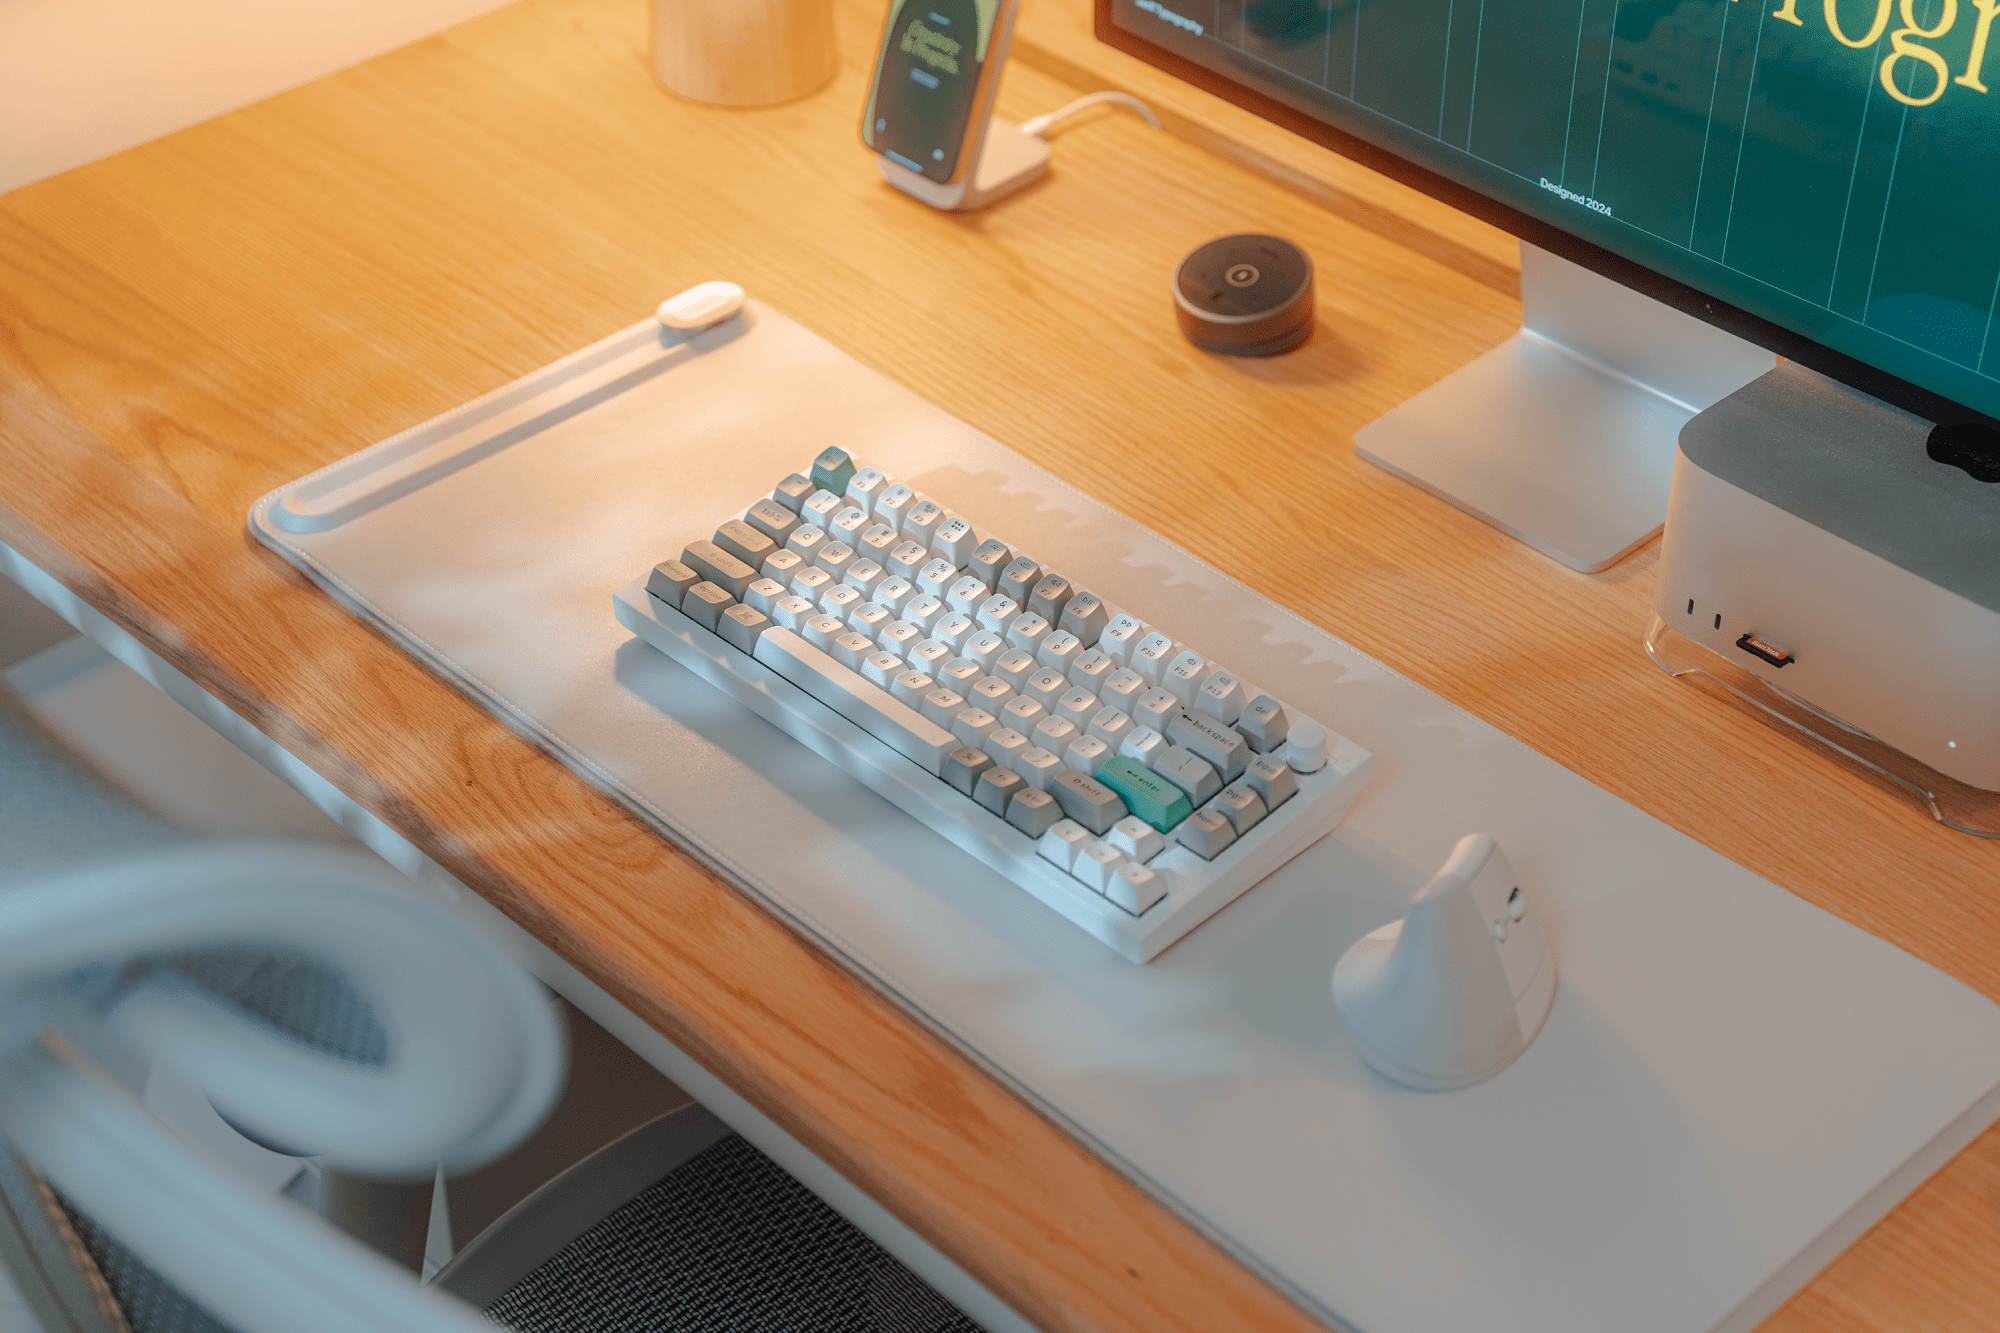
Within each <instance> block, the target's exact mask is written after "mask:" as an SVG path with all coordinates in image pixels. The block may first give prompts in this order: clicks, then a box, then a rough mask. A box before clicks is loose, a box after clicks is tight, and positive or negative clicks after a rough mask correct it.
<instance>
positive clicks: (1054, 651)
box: [1035, 629, 1083, 679]
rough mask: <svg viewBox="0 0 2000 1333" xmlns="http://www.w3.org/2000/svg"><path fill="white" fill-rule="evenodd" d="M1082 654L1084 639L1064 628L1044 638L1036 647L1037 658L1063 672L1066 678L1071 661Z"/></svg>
mask: <svg viewBox="0 0 2000 1333" xmlns="http://www.w3.org/2000/svg"><path fill="white" fill-rule="evenodd" d="M1082 656H1083V640H1082V639H1079V638H1077V637H1076V635H1074V634H1071V633H1070V632H1069V631H1068V630H1062V629H1059V630H1057V631H1056V632H1055V633H1053V634H1051V635H1049V636H1048V637H1047V638H1046V639H1043V640H1042V643H1041V646H1040V647H1039V648H1037V649H1035V660H1036V661H1037V662H1040V663H1041V664H1042V665H1043V666H1046V667H1054V668H1055V669H1056V670H1058V671H1060V672H1062V673H1063V677H1064V678H1065V679H1067V678H1068V677H1069V669H1070V665H1071V663H1073V662H1075V661H1076V659H1077V658H1079V657H1082Z"/></svg>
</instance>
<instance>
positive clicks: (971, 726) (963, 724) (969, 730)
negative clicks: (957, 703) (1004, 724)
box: [951, 707, 1000, 750]
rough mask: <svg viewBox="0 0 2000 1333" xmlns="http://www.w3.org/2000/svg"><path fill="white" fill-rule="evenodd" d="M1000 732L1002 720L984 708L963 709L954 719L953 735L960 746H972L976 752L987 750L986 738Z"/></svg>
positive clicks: (952, 723)
mask: <svg viewBox="0 0 2000 1333" xmlns="http://www.w3.org/2000/svg"><path fill="white" fill-rule="evenodd" d="M998 730H1000V719H999V718H997V717H994V716H993V714H991V713H989V712H987V711H986V710H985V709H984V708H970V707H969V708H961V709H959V710H958V716H957V717H955V718H953V719H952V722H951V734H952V735H953V736H954V737H956V738H957V740H958V743H959V744H960V745H970V746H971V747H972V748H973V749H975V750H984V749H985V748H986V738H987V737H988V736H991V735H992V734H993V733H994V732H996V731H998Z"/></svg>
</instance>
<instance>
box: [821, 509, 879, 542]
mask: <svg viewBox="0 0 2000 1333" xmlns="http://www.w3.org/2000/svg"><path fill="white" fill-rule="evenodd" d="M870 526H871V524H870V521H869V518H868V514H867V511H866V510H862V509H856V508H855V507H854V506H852V505H849V506H848V507H847V508H845V509H843V510H841V511H840V512H839V513H838V514H835V515H834V516H833V521H832V522H831V523H828V524H827V525H826V535H827V536H829V537H831V538H833V539H834V540H835V541H837V542H845V543H846V544H847V545H849V546H852V545H854V543H856V542H858V541H860V540H861V534H862V533H864V532H866V531H868V529H869V527H870Z"/></svg>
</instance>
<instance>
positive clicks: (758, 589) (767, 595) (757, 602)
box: [743, 579, 788, 620]
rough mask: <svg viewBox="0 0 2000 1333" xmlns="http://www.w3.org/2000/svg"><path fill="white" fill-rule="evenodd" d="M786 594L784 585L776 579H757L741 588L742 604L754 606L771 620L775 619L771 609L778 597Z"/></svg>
mask: <svg viewBox="0 0 2000 1333" xmlns="http://www.w3.org/2000/svg"><path fill="white" fill-rule="evenodd" d="M787 595H788V594H787V593H786V591H785V585H784V584H782V583H780V582H778V581H777V580H776V579H758V580H757V581H756V582H755V583H753V584H751V585H750V586H749V587H747V588H745V589H744V590H743V605H745V606H754V607H756V608H757V609H758V610H759V611H762V612H763V613H764V614H765V615H767V616H771V618H772V619H773V620H776V619H777V617H776V616H774V615H771V610H772V608H773V607H775V606H777V604H778V600H779V599H780V598H782V597H785V596H787Z"/></svg>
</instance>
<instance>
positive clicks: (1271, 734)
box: [1236, 694, 1291, 754]
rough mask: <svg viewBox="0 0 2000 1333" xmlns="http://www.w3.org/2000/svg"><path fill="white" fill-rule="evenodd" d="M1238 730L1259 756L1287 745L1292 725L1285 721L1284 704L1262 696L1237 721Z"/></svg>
mask: <svg viewBox="0 0 2000 1333" xmlns="http://www.w3.org/2000/svg"><path fill="white" fill-rule="evenodd" d="M1236 729H1237V730H1238V731H1240V732H1242V733H1243V735H1244V737H1245V738H1246V739H1248V740H1249V742H1250V748H1251V749H1253V750H1255V751H1256V752H1257V753H1258V754H1269V753H1271V751H1273V750H1275V749H1277V748H1278V747H1279V746H1281V745H1283V744H1284V743H1285V733H1286V732H1287V731H1289V730H1290V729H1291V724H1290V723H1288V722H1287V721H1286V720H1285V708H1284V705H1283V704H1280V703H1279V702H1278V701H1277V700H1276V699H1273V698H1272V697H1271V696H1270V695H1268V694H1260V695H1258V696H1257V697H1256V698H1255V699H1252V700H1251V701H1250V706H1249V707H1248V708H1246V709H1244V710H1243V715H1242V716H1241V717H1239V718H1237V719H1236Z"/></svg>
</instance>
